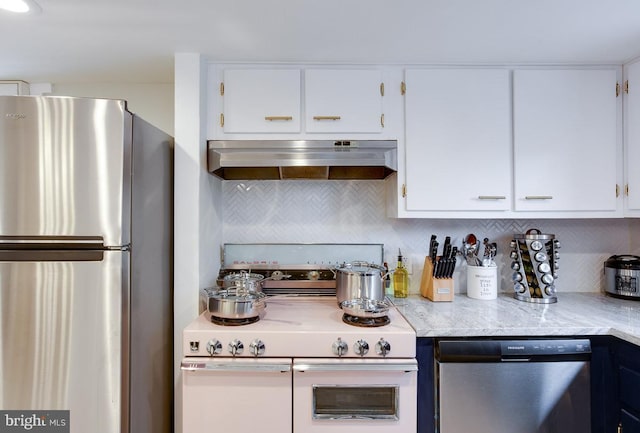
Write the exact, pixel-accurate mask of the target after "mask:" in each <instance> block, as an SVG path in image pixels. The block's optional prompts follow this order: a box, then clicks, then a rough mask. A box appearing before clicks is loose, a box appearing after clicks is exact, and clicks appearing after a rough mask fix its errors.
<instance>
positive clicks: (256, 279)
mask: <svg viewBox="0 0 640 433" xmlns="http://www.w3.org/2000/svg"><path fill="white" fill-rule="evenodd" d="M264 279H265V278H264V276H263V275H260V274H254V273H251V272H247V271H240V272H237V273H233V274H229V275H225V277H224V278H223V279H222V285H223V286H224V288H225V289H230V288H236V289H241V290H242V289H244V290H247V291H250V292H262V281H264Z"/></svg>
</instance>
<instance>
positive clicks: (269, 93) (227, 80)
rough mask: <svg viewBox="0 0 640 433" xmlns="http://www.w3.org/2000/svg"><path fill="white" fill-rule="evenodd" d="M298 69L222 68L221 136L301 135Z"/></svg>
mask: <svg viewBox="0 0 640 433" xmlns="http://www.w3.org/2000/svg"><path fill="white" fill-rule="evenodd" d="M300 74H301V72H300V70H299V69H225V70H224V79H223V82H222V84H221V91H220V93H221V94H222V113H221V115H220V124H221V126H222V129H223V131H224V133H261V132H265V133H273V132H300V125H301V121H300V120H301V118H300V117H301V110H300Z"/></svg>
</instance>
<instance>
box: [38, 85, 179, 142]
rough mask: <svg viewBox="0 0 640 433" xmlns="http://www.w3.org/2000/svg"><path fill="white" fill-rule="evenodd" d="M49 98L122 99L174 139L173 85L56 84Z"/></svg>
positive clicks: (130, 109)
mask: <svg viewBox="0 0 640 433" xmlns="http://www.w3.org/2000/svg"><path fill="white" fill-rule="evenodd" d="M49 94H50V95H55V96H79V97H87V98H108V99H124V100H126V101H127V104H128V108H129V111H131V112H133V113H135V114H137V115H139V116H140V117H142V118H143V119H144V120H146V121H147V122H149V123H151V124H152V125H154V126H156V127H158V128H160V129H161V130H163V131H164V132H166V133H167V134H169V135H172V136H173V135H174V126H173V122H174V85H173V83H168V84H165V83H156V84H154V83H59V84H58V83H55V84H53V89H52V92H51V93H49Z"/></svg>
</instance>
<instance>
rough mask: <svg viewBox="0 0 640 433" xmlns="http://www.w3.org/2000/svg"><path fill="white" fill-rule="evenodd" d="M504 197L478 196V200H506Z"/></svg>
mask: <svg viewBox="0 0 640 433" xmlns="http://www.w3.org/2000/svg"><path fill="white" fill-rule="evenodd" d="M506 199H507V197H505V196H504V195H479V196H478V200H506Z"/></svg>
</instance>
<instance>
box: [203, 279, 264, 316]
mask: <svg viewBox="0 0 640 433" xmlns="http://www.w3.org/2000/svg"><path fill="white" fill-rule="evenodd" d="M202 291H203V295H204V298H205V299H206V300H207V309H208V311H209V314H211V316H212V317H217V318H220V319H251V318H254V317H258V316H259V315H260V314H261V313H262V312H263V311H264V309H265V307H266V303H265V299H266V297H267V295H265V294H264V293H262V292H255V291H248V290H246V289H242V288H241V289H238V288H235V287H232V288H220V287H208V288H205V289H202Z"/></svg>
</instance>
